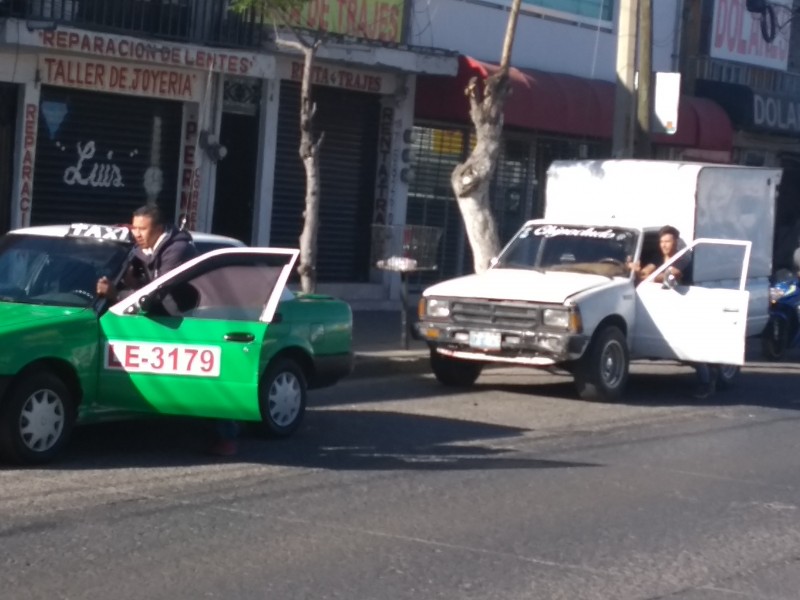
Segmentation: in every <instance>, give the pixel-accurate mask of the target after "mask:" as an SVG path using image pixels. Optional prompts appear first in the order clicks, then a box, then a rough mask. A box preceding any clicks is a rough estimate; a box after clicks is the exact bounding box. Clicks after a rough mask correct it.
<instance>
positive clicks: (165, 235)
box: [97, 204, 197, 302]
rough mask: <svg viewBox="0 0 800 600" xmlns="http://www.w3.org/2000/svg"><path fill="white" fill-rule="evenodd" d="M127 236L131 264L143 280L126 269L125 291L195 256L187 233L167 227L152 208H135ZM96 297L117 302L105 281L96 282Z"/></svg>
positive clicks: (102, 279)
mask: <svg viewBox="0 0 800 600" xmlns="http://www.w3.org/2000/svg"><path fill="white" fill-rule="evenodd" d="M131 234H132V235H133V239H134V240H135V241H136V250H135V254H134V259H133V261H134V262H135V263H139V264H140V265H141V266H142V267H143V270H144V277H142V275H141V274H138V273H136V272H135V271H136V269H135V268H134V267H131V268H129V270H128V272H127V273H126V274H125V277H124V278H123V283H124V284H125V287H127V288H129V289H137V288H140V287H142V286H143V285H144V284H146V283H147V282H148V281H152V280H153V279H155V278H156V277H159V276H160V275H163V274H164V273H168V272H169V271H171V270H172V269H174V268H175V267H178V266H180V265H182V264H183V263H185V262H186V261H188V260H190V259H192V258H194V257H195V256H197V249H196V248H195V246H194V243H193V242H192V236H191V235H189V232H188V231H183V230H181V229H177V228H174V227H167V225H166V223H165V222H164V217H163V215H162V213H161V210H160V209H159V208H158V207H157V206H155V205H152V204H148V205H145V206H142V207H141V208H138V209H136V210H135V211H134V213H133V221H132V222H131ZM97 295H98V296H99V297H101V298H107V299H108V300H109V301H111V302H113V301H115V300H117V295H118V294H117V289H116V287H115V286H114V285H113V284H112V283H111V281H110V280H109V279H108V277H101V278H100V280H99V281H98V282H97Z"/></svg>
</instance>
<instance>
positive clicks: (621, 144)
mask: <svg viewBox="0 0 800 600" xmlns="http://www.w3.org/2000/svg"><path fill="white" fill-rule="evenodd" d="M638 8H639V0H621V1H620V6H619V18H618V19H617V63H616V64H617V86H616V94H615V97H614V130H613V139H612V145H611V154H612V156H613V157H614V158H630V157H632V156H633V139H634V122H635V121H634V115H635V114H636V113H635V111H634V110H633V108H634V105H635V103H634V98H635V96H636V90H635V87H634V86H635V76H636V42H637V35H636V33H637V18H638Z"/></svg>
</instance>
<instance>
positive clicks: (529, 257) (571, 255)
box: [494, 223, 638, 277]
mask: <svg viewBox="0 0 800 600" xmlns="http://www.w3.org/2000/svg"><path fill="white" fill-rule="evenodd" d="M637 239H638V234H637V232H636V231H634V230H631V229H623V228H620V227H586V226H576V225H554V224H550V223H548V224H541V223H537V224H532V225H530V226H528V227H526V228H525V229H523V230H522V231H521V232H520V233H519V234H518V235H517V236H516V237H515V238H514V239H513V240H512V241H511V242H510V243H509V244H508V246H507V247H506V248H505V249H504V250H503V252H502V253H501V254H500V256H499V258H498V260H497V263H496V264H495V267H494V268H501V269H502V268H506V269H535V270H542V271H571V272H575V273H594V274H597V275H606V276H609V277H619V276H623V277H624V276H628V275H629V273H630V271H629V269H628V268H627V267H626V262H627V260H629V259H630V257H632V256H634V254H635V251H636V242H637Z"/></svg>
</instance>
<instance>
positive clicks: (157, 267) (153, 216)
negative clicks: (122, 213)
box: [97, 204, 239, 456]
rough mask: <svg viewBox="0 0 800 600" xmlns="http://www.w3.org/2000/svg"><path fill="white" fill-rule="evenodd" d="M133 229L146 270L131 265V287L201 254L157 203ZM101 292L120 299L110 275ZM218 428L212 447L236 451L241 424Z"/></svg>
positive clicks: (138, 215) (139, 213) (137, 259)
mask: <svg viewBox="0 0 800 600" xmlns="http://www.w3.org/2000/svg"><path fill="white" fill-rule="evenodd" d="M131 233H132V234H133V239H134V240H136V249H135V251H134V257H133V259H132V262H133V263H140V265H141V267H143V269H144V274H143V276H142V274H139V273H137V272H136V271H137V268H136V267H134V266H132V267H130V268H129V269H128V272H127V273H125V276H124V278H123V283H124V284H125V287H126V288H127V289H129V290H135V289H138V288H140V287H142V286H143V285H145V284H146V283H148V282H150V281H152V280H153V279H155V278H156V277H160V276H161V275H163V274H164V273H168V272H169V271H171V270H172V269H174V268H176V267H179V266H180V265H182V264H183V263H185V262H186V261H188V260H190V259H192V258H194V257H195V256H197V254H198V252H197V248H195V246H194V243H193V242H192V236H191V235H190V234H189V232H187V231H183V230H181V229H177V228H174V227H169V226H167V224H166V223H165V222H164V217H163V215H162V214H161V211H160V210H159V208H158V207H157V206H155V205H150V204H148V205H145V206H142V207H141V208H138V209H137V210H136V211H134V213H133V221H132V222H131ZM97 295H98V296H99V297H101V298H107V299H108V300H109V302H114V301H116V300H117V299H118V293H117V288H116V287H115V286H114V284H113V283H112V282H111V281H110V280H109V279H108V278H107V277H102V278H100V280H99V281H98V282H97ZM215 430H216V441H215V442H214V443H213V444H212V446H211V448H210V451H211V452H212V453H213V454H218V455H222V456H232V455H234V454H236V451H237V447H236V437H237V436H238V433H239V426H238V424H237V423H236V422H235V421H216V422H215Z"/></svg>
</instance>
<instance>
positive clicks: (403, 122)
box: [379, 75, 417, 300]
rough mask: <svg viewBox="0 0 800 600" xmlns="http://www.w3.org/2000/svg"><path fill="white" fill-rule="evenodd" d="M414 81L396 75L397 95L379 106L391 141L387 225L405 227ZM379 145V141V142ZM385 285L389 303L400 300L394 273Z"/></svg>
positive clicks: (385, 279) (409, 175)
mask: <svg viewBox="0 0 800 600" xmlns="http://www.w3.org/2000/svg"><path fill="white" fill-rule="evenodd" d="M416 83H417V79H416V76H415V75H405V76H399V77H398V80H397V92H395V94H394V95H392V96H388V97H387V98H385V101H384V102H383V103H382V104H381V113H382V114H383V111H384V110H386V109H387V108H389V107H391V109H392V111H393V113H394V114H393V118H392V126H391V127H392V140H391V148H390V155H389V161H388V162H389V164H388V169H389V171H388V180H389V181H388V184H389V185H388V188H389V189H388V194H387V207H386V223H387V224H389V225H404V224H406V213H407V210H408V182H409V180H410V178H411V177H413V173H411V147H412V145H411V142H412V137H411V136H412V132H413V127H414V95H415V91H416ZM379 143H380V142H379ZM383 280H384V286H386V287H387V289H388V296H389V299H391V300H398V299H399V298H400V276H399V275H398V274H396V273H391V272H386V273H385V274H384V278H383Z"/></svg>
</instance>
